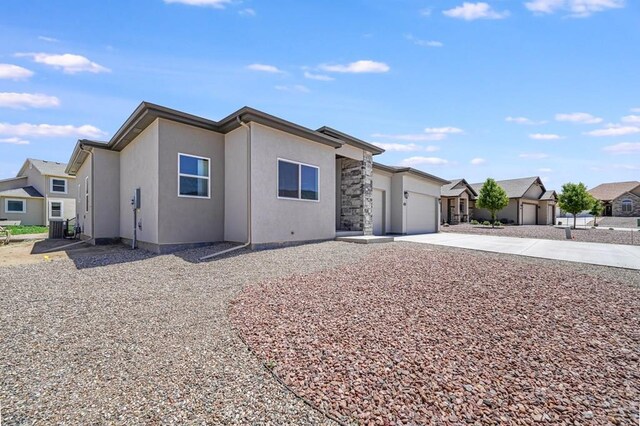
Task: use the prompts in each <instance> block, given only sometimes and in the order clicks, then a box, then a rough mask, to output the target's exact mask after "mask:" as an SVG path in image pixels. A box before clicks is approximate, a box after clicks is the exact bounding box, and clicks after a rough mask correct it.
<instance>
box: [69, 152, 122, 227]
mask: <svg viewBox="0 0 640 426" xmlns="http://www.w3.org/2000/svg"><path fill="white" fill-rule="evenodd" d="M91 171H92V160H91V154H89V156H87V158H86V159H85V160H84V162H83V163H82V165H81V166H80V168H79V169H78V171H77V173H76V183H75V185H76V193H77V198H76V215H77V218H78V225H80V228H81V229H82V235H83V236H84V237H85V238H92V237H93V221H92V217H91V198H92V197H93V193H92V192H91V184H92V182H93V179H92V177H91ZM87 178H89V179H88V181H87ZM87 183H88V186H89V210H87V209H86V206H85V189H86V186H87ZM78 184H80V191H79V192H78ZM118 220H119V218H118Z"/></svg>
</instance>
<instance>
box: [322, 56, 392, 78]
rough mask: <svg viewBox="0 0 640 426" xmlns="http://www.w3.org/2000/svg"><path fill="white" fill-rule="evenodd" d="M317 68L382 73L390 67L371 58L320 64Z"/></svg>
mask: <svg viewBox="0 0 640 426" xmlns="http://www.w3.org/2000/svg"><path fill="white" fill-rule="evenodd" d="M319 68H320V69H321V70H323V71H326V72H340V73H351V74H364V73H384V72H388V71H389V70H390V69H391V68H390V67H389V65H387V64H385V63H384V62H376V61H371V60H368V59H367V60H361V61H355V62H351V63H350V64H346V65H344V64H335V65H328V64H323V65H320V66H319Z"/></svg>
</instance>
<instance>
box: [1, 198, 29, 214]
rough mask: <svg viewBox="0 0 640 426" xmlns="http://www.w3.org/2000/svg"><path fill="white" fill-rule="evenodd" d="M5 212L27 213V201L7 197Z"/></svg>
mask: <svg viewBox="0 0 640 426" xmlns="http://www.w3.org/2000/svg"><path fill="white" fill-rule="evenodd" d="M4 212H5V213H26V212H27V202H26V201H25V200H12V199H10V198H7V199H5V200H4Z"/></svg>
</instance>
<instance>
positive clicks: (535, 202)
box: [471, 176, 557, 225]
mask: <svg viewBox="0 0 640 426" xmlns="http://www.w3.org/2000/svg"><path fill="white" fill-rule="evenodd" d="M497 183H498V185H500V186H501V187H502V188H503V189H504V190H505V191H506V192H507V196H508V197H509V204H508V205H507V207H505V208H504V209H502V210H500V211H499V212H498V213H497V217H498V219H500V220H502V221H507V223H513V224H516V225H552V224H553V223H554V222H555V218H556V201H557V194H556V192H555V191H553V190H547V189H546V188H545V186H544V184H543V183H542V180H540V178H539V177H538V176H532V177H526V178H519V179H507V180H500V181H497ZM483 184H484V183H483V182H481V183H473V184H471V187H472V188H473V189H474V190H475V192H477V193H478V194H479V193H480V189H482V186H483ZM472 216H473V218H474V219H476V220H489V219H490V218H491V214H490V212H489V211H487V210H484V209H480V208H475V202H474V209H473V214H472Z"/></svg>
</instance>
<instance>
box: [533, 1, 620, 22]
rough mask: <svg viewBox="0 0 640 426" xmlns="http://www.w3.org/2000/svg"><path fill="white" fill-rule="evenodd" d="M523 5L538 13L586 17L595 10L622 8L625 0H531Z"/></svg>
mask: <svg viewBox="0 0 640 426" xmlns="http://www.w3.org/2000/svg"><path fill="white" fill-rule="evenodd" d="M524 5H525V7H526V8H527V9H529V10H530V11H532V12H534V13H538V14H545V13H546V14H552V13H556V12H559V11H564V12H567V13H568V14H569V16H571V17H574V18H586V17H587V16H590V15H592V14H593V13H596V12H602V11H605V10H607V9H619V8H622V7H624V5H625V0H532V1H529V2H526V3H525V4H524Z"/></svg>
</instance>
